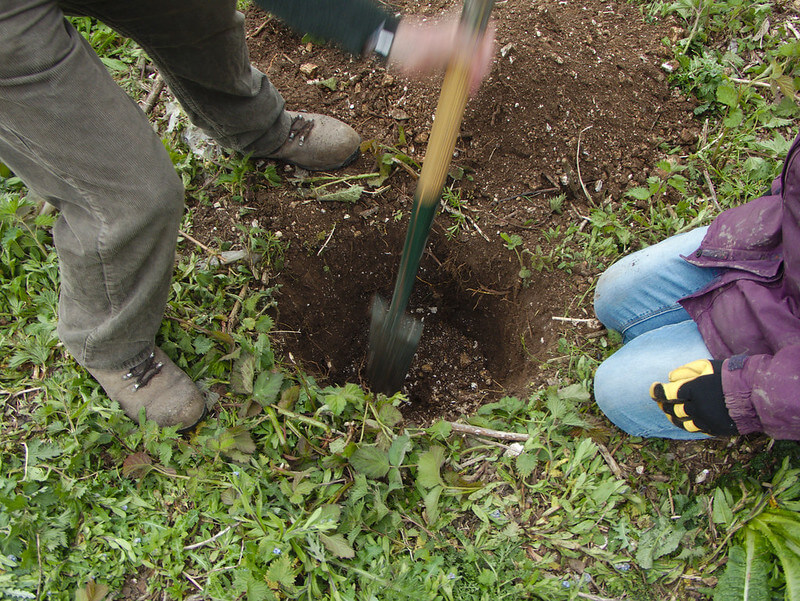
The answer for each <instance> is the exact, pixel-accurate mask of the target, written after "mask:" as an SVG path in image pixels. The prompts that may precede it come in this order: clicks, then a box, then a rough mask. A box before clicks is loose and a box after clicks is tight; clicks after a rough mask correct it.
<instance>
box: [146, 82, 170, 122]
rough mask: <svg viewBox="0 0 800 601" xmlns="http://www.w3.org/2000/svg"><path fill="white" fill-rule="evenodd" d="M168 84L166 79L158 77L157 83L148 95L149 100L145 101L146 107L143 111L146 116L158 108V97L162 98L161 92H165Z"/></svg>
mask: <svg viewBox="0 0 800 601" xmlns="http://www.w3.org/2000/svg"><path fill="white" fill-rule="evenodd" d="M165 85H166V83H165V82H164V79H163V78H162V77H161V75H160V74H159V75H158V76H157V77H156V81H155V83H154V85H153V89H152V90H150V93H149V94H148V95H147V98H146V99H145V101H144V106H142V110H143V111H144V113H145V115H147V114H149V113H150V111H152V110H153V108H154V107H155V106H156V102H158V97H159V96H161V92H163V91H164V86H165Z"/></svg>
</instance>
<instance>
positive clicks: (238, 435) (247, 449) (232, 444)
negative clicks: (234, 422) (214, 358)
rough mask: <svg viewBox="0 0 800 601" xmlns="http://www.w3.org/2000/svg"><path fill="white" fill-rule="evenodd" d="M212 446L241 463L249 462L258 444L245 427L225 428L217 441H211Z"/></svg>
mask: <svg viewBox="0 0 800 601" xmlns="http://www.w3.org/2000/svg"><path fill="white" fill-rule="evenodd" d="M210 446H211V447H212V448H214V449H215V450H218V451H219V452H221V453H223V454H225V455H227V456H228V457H230V458H231V459H233V460H234V461H240V462H247V461H248V455H252V454H253V453H254V452H255V450H256V443H255V442H253V437H252V436H250V432H248V431H247V430H246V429H245V427H244V426H234V427H232V428H225V429H224V430H223V431H222V433H221V434H220V435H219V437H218V438H217V439H215V440H211V441H210Z"/></svg>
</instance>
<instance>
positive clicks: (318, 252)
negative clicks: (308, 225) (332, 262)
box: [317, 223, 336, 256]
mask: <svg viewBox="0 0 800 601" xmlns="http://www.w3.org/2000/svg"><path fill="white" fill-rule="evenodd" d="M335 231H336V224H335V223H334V224H333V227H332V228H331V233H330V234H328V239H327V240H325V244H323V245H322V248H320V249H319V250H318V251H317V256H320V255H321V254H322V251H323V250H325V247H326V246H328V242H330V241H331V238H333V232H335Z"/></svg>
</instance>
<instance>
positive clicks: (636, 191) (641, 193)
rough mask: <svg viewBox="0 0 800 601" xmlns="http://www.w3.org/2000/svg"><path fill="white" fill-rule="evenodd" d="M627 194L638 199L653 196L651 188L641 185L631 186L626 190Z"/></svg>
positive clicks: (647, 198)
mask: <svg viewBox="0 0 800 601" xmlns="http://www.w3.org/2000/svg"><path fill="white" fill-rule="evenodd" d="M625 196H630V197H631V198H635V199H636V200H649V199H650V197H651V196H652V193H651V192H650V188H642V187H641V186H637V187H636V188H631V189H630V190H628V191H627V192H625Z"/></svg>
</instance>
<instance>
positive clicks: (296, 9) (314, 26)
mask: <svg viewBox="0 0 800 601" xmlns="http://www.w3.org/2000/svg"><path fill="white" fill-rule="evenodd" d="M255 3H256V4H257V5H258V6H259V7H260V8H262V9H263V10H265V11H267V12H268V13H270V14H272V15H274V16H276V17H278V18H279V19H280V20H281V21H283V22H284V23H285V24H286V25H287V26H289V27H291V28H292V29H293V30H295V31H296V32H298V33H310V34H311V35H314V36H316V37H319V38H322V39H324V40H326V41H330V42H333V43H335V44H336V45H338V46H339V47H341V48H342V49H343V50H346V51H347V52H349V53H351V54H355V55H359V54H361V53H362V52H363V51H364V49H365V48H366V47H367V42H368V40H369V39H370V38H371V37H372V36H373V35H374V34H375V33H376V31H377V30H378V29H379V28H380V27H381V25H384V24H389V25H396V24H397V22H398V19H397V18H396V17H395V16H394V15H392V14H391V13H390V12H389V11H387V10H385V9H384V8H383V7H382V6H380V5H379V4H377V3H376V2H373V1H371V0H338V1H337V0H255Z"/></svg>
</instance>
